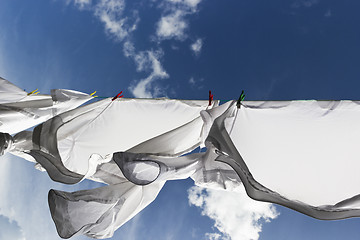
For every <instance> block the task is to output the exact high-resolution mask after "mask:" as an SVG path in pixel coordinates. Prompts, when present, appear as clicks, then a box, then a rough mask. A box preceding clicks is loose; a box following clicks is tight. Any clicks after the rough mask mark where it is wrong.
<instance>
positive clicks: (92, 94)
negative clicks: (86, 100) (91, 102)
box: [90, 91, 98, 98]
mask: <svg viewBox="0 0 360 240" xmlns="http://www.w3.org/2000/svg"><path fill="white" fill-rule="evenodd" d="M95 93H96V91H94V92H93V93H91V94H90V96H92V97H94V98H96V97H98V96H94V94H95Z"/></svg>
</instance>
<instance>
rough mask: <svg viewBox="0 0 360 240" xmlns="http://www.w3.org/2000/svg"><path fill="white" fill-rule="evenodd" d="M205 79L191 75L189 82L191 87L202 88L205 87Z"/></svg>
mask: <svg viewBox="0 0 360 240" xmlns="http://www.w3.org/2000/svg"><path fill="white" fill-rule="evenodd" d="M203 81H204V79H203V78H200V79H195V78H194V77H191V78H190V79H189V81H188V82H189V84H190V86H191V88H196V89H202V88H203V87H204V86H203V85H202V82H203Z"/></svg>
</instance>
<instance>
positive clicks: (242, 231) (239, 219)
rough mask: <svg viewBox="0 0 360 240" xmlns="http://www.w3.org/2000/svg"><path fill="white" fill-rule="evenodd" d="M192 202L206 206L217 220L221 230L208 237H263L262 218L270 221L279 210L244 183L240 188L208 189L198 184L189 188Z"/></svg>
mask: <svg viewBox="0 0 360 240" xmlns="http://www.w3.org/2000/svg"><path fill="white" fill-rule="evenodd" d="M188 198H189V203H190V204H191V205H195V206H197V207H199V208H201V209H202V214H203V215H205V216H208V217H209V218H211V219H213V220H214V221H215V223H214V227H216V228H217V229H218V230H219V232H220V233H221V234H222V236H221V235H220V234H218V233H207V234H206V237H207V238H208V239H212V240H217V239H225V240H230V239H234V240H235V239H236V240H237V239H242V240H250V239H251V240H256V239H259V233H260V232H261V228H262V222H263V221H266V222H269V221H270V220H272V219H274V218H276V217H277V216H278V213H277V212H276V209H275V207H274V206H273V205H272V204H270V203H264V202H258V201H254V200H252V199H251V198H249V197H248V196H247V195H246V192H245V190H244V188H243V186H240V187H237V188H236V192H227V191H222V190H213V189H204V188H201V187H198V186H194V187H192V188H190V189H189V190H188Z"/></svg>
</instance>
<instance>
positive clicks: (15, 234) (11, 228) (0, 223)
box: [0, 215, 25, 240]
mask: <svg viewBox="0 0 360 240" xmlns="http://www.w3.org/2000/svg"><path fill="white" fill-rule="evenodd" d="M0 229H1V231H0V239H12V240H25V237H24V233H23V231H22V229H21V228H20V227H19V225H18V224H17V222H16V221H14V220H10V219H9V218H8V217H6V216H3V215H0Z"/></svg>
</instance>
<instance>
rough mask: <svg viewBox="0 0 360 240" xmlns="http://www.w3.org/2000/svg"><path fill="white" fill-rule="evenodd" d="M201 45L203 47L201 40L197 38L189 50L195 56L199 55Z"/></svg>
mask: <svg viewBox="0 0 360 240" xmlns="http://www.w3.org/2000/svg"><path fill="white" fill-rule="evenodd" d="M202 45H203V41H202V39H201V38H198V39H197V40H196V41H195V42H194V43H193V44H191V45H190V49H191V50H192V51H193V52H194V53H195V55H199V54H200V51H201V48H202Z"/></svg>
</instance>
